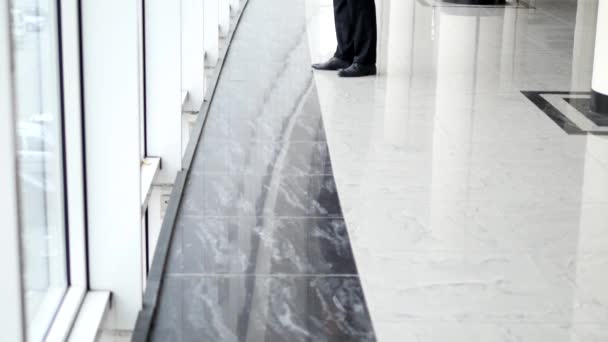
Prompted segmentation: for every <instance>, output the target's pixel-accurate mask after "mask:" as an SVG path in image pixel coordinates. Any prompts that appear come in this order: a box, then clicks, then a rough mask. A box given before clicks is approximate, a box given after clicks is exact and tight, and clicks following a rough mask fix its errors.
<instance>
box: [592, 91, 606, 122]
mask: <svg viewBox="0 0 608 342" xmlns="http://www.w3.org/2000/svg"><path fill="white" fill-rule="evenodd" d="M591 110H592V111H594V112H595V113H598V114H602V115H607V116H608V95H606V94H602V93H599V92H597V91H595V90H593V89H591Z"/></svg>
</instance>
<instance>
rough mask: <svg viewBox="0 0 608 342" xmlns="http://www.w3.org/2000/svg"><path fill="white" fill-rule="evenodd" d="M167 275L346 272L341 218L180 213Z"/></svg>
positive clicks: (350, 269)
mask: <svg viewBox="0 0 608 342" xmlns="http://www.w3.org/2000/svg"><path fill="white" fill-rule="evenodd" d="M175 234H176V235H175V238H174V241H173V244H172V247H171V252H170V255H171V256H170V261H169V266H168V272H169V273H188V274H220V273H227V274H241V273H246V274H252V273H255V274H273V273H276V274H351V275H356V274H357V269H356V266H355V262H354V258H353V255H352V251H351V248H350V242H349V238H348V233H347V231H346V225H345V223H344V220H342V219H331V218H272V217H229V218H226V217H224V218H217V217H212V218H210V217H202V216H200V217H194V216H182V217H180V219H179V222H178V224H177V227H176V231H175Z"/></svg>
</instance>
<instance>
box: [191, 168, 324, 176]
mask: <svg viewBox="0 0 608 342" xmlns="http://www.w3.org/2000/svg"><path fill="white" fill-rule="evenodd" d="M286 167H288V166H286ZM195 173H196V174H195V177H197V176H198V177H200V176H251V175H252V174H255V175H256V176H257V175H259V176H268V175H272V174H273V173H271V172H255V171H252V172H251V173H247V172H238V171H237V172H221V171H217V172H215V171H198V172H197V171H195ZM282 175H283V176H285V177H286V178H289V177H320V176H333V175H334V174H333V173H329V172H320V173H296V172H285V173H283V174H282Z"/></svg>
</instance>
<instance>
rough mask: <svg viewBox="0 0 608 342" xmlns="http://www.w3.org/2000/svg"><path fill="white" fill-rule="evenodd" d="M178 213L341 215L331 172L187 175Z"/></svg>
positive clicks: (216, 214)
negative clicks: (299, 174)
mask: <svg viewBox="0 0 608 342" xmlns="http://www.w3.org/2000/svg"><path fill="white" fill-rule="evenodd" d="M180 215H205V216H264V215H273V216H281V217H294V216H295V217H341V216H342V212H341V209H340V202H339V199H338V193H337V189H336V184H335V182H334V179H333V177H332V176H331V175H320V176H319V175H311V176H290V175H285V176H283V175H281V174H280V173H279V174H277V175H275V174H262V175H253V176H252V175H249V174H238V175H226V174H202V175H198V176H197V175H191V178H190V179H189V180H188V183H187V185H186V189H185V192H184V198H183V199H182V206H181V208H180Z"/></svg>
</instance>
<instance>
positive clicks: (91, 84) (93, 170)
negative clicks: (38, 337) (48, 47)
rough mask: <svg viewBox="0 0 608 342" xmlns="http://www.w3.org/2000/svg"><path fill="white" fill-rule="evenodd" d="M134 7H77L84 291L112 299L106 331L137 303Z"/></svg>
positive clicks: (138, 89)
mask: <svg viewBox="0 0 608 342" xmlns="http://www.w3.org/2000/svg"><path fill="white" fill-rule="evenodd" d="M141 15H142V13H141V3H140V2H137V1H123V0H104V1H83V2H82V16H83V17H82V30H83V31H82V34H83V58H84V59H83V70H84V91H85V93H84V102H85V103H84V108H85V136H86V138H85V140H86V155H87V159H86V172H87V200H88V222H89V268H90V285H91V288H92V289H93V290H109V291H111V292H112V294H113V303H112V309H111V311H110V313H109V315H110V316H109V317H108V320H107V321H108V322H109V324H108V325H109V327H108V328H111V329H132V328H133V325H134V323H135V319H136V317H137V313H138V311H139V309H140V308H141V303H142V291H143V284H142V273H141V272H142V269H143V268H142V261H141V260H142V257H141V256H142V248H141V241H142V229H141V208H140V206H141V198H140V197H141V195H140V186H141V185H140V163H141V161H140V153H141V132H140V129H141V126H140V125H141V122H140V116H141V111H142V106H141V104H142V84H141V79H142V77H141V76H142V75H141V74H140V68H141V63H142V51H141V40H142V32H141Z"/></svg>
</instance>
